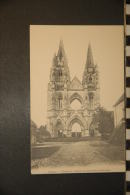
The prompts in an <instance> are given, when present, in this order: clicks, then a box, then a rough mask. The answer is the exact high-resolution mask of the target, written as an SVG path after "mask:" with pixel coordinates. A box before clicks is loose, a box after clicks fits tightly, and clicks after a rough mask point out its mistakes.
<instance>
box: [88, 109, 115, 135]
mask: <svg viewBox="0 0 130 195" xmlns="http://www.w3.org/2000/svg"><path fill="white" fill-rule="evenodd" d="M94 126H95V128H96V129H97V130H98V131H99V132H100V133H101V135H102V137H104V138H108V137H109V136H110V134H111V133H112V132H113V129H114V116H113V112H112V111H107V110H106V109H104V108H103V107H99V108H98V109H97V110H96V112H95V113H94V114H93V119H92V123H91V126H90V127H91V128H90V129H91V131H92V129H93V128H92V127H94Z"/></svg>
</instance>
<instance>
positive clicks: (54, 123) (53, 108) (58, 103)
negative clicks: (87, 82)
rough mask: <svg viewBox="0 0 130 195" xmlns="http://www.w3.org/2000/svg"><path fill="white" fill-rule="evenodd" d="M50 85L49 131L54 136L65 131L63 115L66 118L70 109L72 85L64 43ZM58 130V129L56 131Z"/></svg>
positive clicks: (56, 57)
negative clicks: (61, 130) (69, 100)
mask: <svg viewBox="0 0 130 195" xmlns="http://www.w3.org/2000/svg"><path fill="white" fill-rule="evenodd" d="M52 63H53V64H52V68H51V72H50V82H49V84H48V120H49V121H48V129H51V133H52V135H53V136H57V134H58V131H59V130H60V129H63V123H61V120H60V119H61V115H62V117H64V118H66V110H67V109H68V96H67V89H68V88H69V85H70V73H69V68H68V62H67V58H66V54H65V50H64V45H63V41H62V40H61V41H60V43H59V49H58V53H57V55H56V54H55V55H54V58H53V62H52ZM56 128H57V129H56Z"/></svg>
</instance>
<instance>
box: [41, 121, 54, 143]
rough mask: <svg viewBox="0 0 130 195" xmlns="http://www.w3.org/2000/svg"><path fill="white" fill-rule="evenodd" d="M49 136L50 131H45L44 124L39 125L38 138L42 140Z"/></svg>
mask: <svg viewBox="0 0 130 195" xmlns="http://www.w3.org/2000/svg"><path fill="white" fill-rule="evenodd" d="M50 136H51V135H50V132H49V131H47V128H46V125H45V126H44V125H41V126H40V127H39V139H40V140H41V141H43V139H44V138H46V137H50Z"/></svg>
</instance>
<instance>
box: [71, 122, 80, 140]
mask: <svg viewBox="0 0 130 195" xmlns="http://www.w3.org/2000/svg"><path fill="white" fill-rule="evenodd" d="M71 135H72V137H81V135H82V130H81V126H80V124H79V123H78V122H75V123H73V124H72V130H71Z"/></svg>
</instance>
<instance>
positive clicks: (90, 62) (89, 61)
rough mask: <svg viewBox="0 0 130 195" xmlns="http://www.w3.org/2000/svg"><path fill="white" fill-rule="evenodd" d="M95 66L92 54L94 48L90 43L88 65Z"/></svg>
mask: <svg viewBox="0 0 130 195" xmlns="http://www.w3.org/2000/svg"><path fill="white" fill-rule="evenodd" d="M93 66H94V60H93V55H92V48H91V44H90V43H89V45H88V52H87V61H86V67H87V68H88V67H93Z"/></svg>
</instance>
